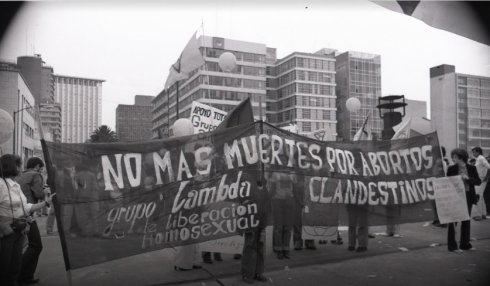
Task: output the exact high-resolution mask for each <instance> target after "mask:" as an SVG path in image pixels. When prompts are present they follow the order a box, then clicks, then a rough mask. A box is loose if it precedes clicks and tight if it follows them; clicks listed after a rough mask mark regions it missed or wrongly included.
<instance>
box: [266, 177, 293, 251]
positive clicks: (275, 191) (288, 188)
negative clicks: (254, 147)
mask: <svg viewBox="0 0 490 286" xmlns="http://www.w3.org/2000/svg"><path fill="white" fill-rule="evenodd" d="M295 182H296V176H295V175H293V174H285V173H280V172H275V173H273V174H272V175H271V185H272V213H273V218H274V224H273V225H274V231H273V233H274V234H273V248H274V252H276V254H277V258H278V259H284V258H286V259H289V258H290V256H289V244H290V243H291V230H292V225H293V220H294V216H293V212H292V209H293V204H294V199H293V184H294V183H295Z"/></svg>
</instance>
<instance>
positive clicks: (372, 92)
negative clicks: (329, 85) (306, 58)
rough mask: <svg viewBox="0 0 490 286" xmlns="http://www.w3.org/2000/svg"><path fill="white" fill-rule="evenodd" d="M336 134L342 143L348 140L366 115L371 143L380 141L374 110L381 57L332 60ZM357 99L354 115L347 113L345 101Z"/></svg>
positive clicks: (347, 55)
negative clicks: (335, 98)
mask: <svg viewBox="0 0 490 286" xmlns="http://www.w3.org/2000/svg"><path fill="white" fill-rule="evenodd" d="M336 60H337V62H336V72H337V73H336V75H335V76H336V82H337V87H336V90H337V103H338V104H337V133H338V136H339V137H340V139H342V140H352V138H353V137H354V135H355V134H356V132H357V131H358V130H359V128H361V127H362V125H363V123H364V121H365V120H366V117H367V116H368V115H369V121H368V124H369V126H370V127H371V130H372V132H373V139H378V138H381V131H382V129H383V122H382V120H381V118H380V116H379V111H378V109H377V108H376V106H377V105H378V98H379V97H380V96H381V56H379V55H374V54H367V53H360V52H352V51H349V52H345V53H342V54H339V55H338V56H337V57H336ZM350 97H357V98H358V99H359V100H360V102H361V109H360V110H359V111H358V112H349V111H348V110H347V108H346V105H345V104H346V102H347V99H349V98H350Z"/></svg>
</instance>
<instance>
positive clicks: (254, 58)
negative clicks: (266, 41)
mask: <svg viewBox="0 0 490 286" xmlns="http://www.w3.org/2000/svg"><path fill="white" fill-rule="evenodd" d="M201 49H202V48H201ZM205 50H206V56H207V57H210V58H219V57H220V56H221V54H223V53H224V52H231V53H233V54H234V55H235V57H236V59H237V61H243V62H250V63H263V64H265V55H263V54H253V53H246V52H237V51H228V50H223V49H214V48H205Z"/></svg>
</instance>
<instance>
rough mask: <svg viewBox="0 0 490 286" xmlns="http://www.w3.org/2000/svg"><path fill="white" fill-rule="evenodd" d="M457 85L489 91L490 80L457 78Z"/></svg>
mask: <svg viewBox="0 0 490 286" xmlns="http://www.w3.org/2000/svg"><path fill="white" fill-rule="evenodd" d="M458 85H465V86H473V87H477V88H483V89H490V80H488V79H479V78H472V77H465V76H458Z"/></svg>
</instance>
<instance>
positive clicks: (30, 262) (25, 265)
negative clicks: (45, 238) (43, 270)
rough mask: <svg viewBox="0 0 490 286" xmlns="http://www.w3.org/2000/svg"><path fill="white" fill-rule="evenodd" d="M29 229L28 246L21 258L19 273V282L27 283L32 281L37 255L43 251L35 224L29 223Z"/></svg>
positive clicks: (34, 222)
mask: <svg viewBox="0 0 490 286" xmlns="http://www.w3.org/2000/svg"><path fill="white" fill-rule="evenodd" d="M30 226H31V229H30V230H29V232H28V233H27V240H28V246H27V250H26V252H24V255H23V256H22V268H21V272H20V277H19V278H20V281H29V280H32V279H34V272H36V268H37V262H38V260H39V255H41V251H42V250H43V242H42V241H41V234H40V233H39V228H38V227H37V222H36V221H33V222H32V223H30Z"/></svg>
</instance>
